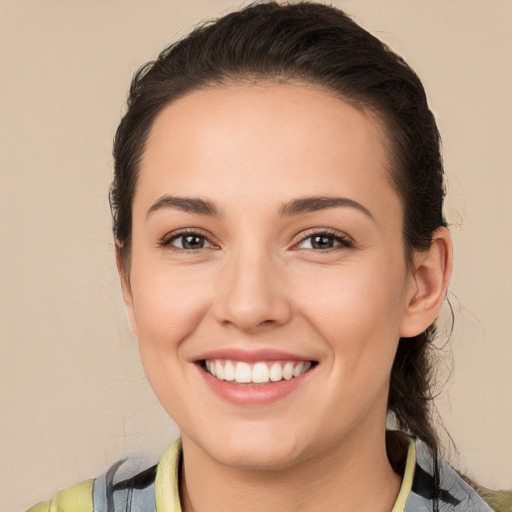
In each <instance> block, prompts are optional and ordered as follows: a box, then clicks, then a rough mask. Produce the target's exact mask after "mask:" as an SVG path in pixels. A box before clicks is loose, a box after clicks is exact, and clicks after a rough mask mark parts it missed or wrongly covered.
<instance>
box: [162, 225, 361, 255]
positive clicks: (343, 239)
mask: <svg viewBox="0 0 512 512" xmlns="http://www.w3.org/2000/svg"><path fill="white" fill-rule="evenodd" d="M187 235H189V236H195V237H197V238H201V239H204V240H205V241H206V242H207V243H208V244H210V245H209V246H208V247H200V248H199V249H186V248H184V247H176V246H174V245H172V242H174V241H176V240H179V239H180V238H184V237H186V236H187ZM314 237H324V238H329V239H332V240H333V241H334V243H337V244H338V245H334V246H333V247H328V248H327V249H315V248H314V247H312V248H311V249H304V248H300V247H297V246H298V245H300V244H302V243H304V242H305V241H306V240H309V239H312V238H314ZM159 245H160V246H161V247H165V248H169V249H172V250H175V251H179V252H186V253H197V252H199V251H202V250H203V249H212V248H213V249H218V248H219V247H218V246H217V245H215V244H214V243H213V242H211V241H210V240H209V239H208V236H206V235H205V234H203V233H201V232H200V231H198V230H196V229H186V230H182V231H178V232H175V233H170V234H169V235H167V236H166V237H164V238H163V239H162V240H160V242H159ZM354 246H355V244H354V241H353V240H352V239H351V238H350V237H348V236H347V235H344V234H341V233H339V232H337V231H333V230H329V229H322V230H319V231H316V230H315V231H309V232H307V233H305V234H304V235H303V236H302V237H301V238H300V239H299V240H298V241H297V242H295V243H294V245H293V248H295V250H307V251H313V252H316V253H326V252H331V251H336V250H341V249H352V248H354Z"/></svg>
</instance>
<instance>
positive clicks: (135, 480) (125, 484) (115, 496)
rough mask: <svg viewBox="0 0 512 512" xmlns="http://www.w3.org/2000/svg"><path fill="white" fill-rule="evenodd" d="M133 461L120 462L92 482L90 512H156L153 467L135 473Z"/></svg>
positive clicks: (154, 468)
mask: <svg viewBox="0 0 512 512" xmlns="http://www.w3.org/2000/svg"><path fill="white" fill-rule="evenodd" d="M134 467H135V464H134V463H133V461H127V460H124V461H120V462H117V463H116V464H114V465H113V466H112V467H111V468H110V469H109V470H108V471H107V472H106V473H105V474H104V475H102V476H101V477H99V478H97V479H96V480H95V481H94V486H93V506H94V512H156V504H155V475H156V466H152V467H150V468H148V469H146V470H144V471H141V472H138V470H137V469H134Z"/></svg>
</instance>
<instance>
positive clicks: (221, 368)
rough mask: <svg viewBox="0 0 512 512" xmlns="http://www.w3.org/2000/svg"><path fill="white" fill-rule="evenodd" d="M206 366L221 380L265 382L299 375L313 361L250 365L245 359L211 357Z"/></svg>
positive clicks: (308, 367)
mask: <svg viewBox="0 0 512 512" xmlns="http://www.w3.org/2000/svg"><path fill="white" fill-rule="evenodd" d="M205 368H206V371H207V372H208V373H210V374H211V375H213V376H214V377H217V378H218V379H219V380H227V381H235V382H238V383H251V382H252V383H254V384H265V383H268V382H279V381H281V380H283V379H284V380H290V379H292V378H294V377H299V376H300V375H302V374H303V373H305V372H307V371H308V370H309V369H310V368H311V361H298V362H294V361H286V362H285V361H274V362H273V363H271V362H268V363H267V362H263V361H261V362H257V363H254V364H252V365H250V364H248V363H246V362H243V361H239V362H236V361H227V360H223V359H210V360H207V361H205Z"/></svg>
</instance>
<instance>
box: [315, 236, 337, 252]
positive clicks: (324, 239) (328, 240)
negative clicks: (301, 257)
mask: <svg viewBox="0 0 512 512" xmlns="http://www.w3.org/2000/svg"><path fill="white" fill-rule="evenodd" d="M335 243H336V240H335V239H334V237H332V236H327V235H315V236H312V237H311V247H312V248H313V249H331V248H332V247H334V244H335Z"/></svg>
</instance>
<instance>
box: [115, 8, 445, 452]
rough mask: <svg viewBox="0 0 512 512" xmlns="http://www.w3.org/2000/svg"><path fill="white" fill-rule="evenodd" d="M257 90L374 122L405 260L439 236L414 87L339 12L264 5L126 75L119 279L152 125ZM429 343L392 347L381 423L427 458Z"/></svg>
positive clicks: (119, 169)
mask: <svg viewBox="0 0 512 512" xmlns="http://www.w3.org/2000/svg"><path fill="white" fill-rule="evenodd" d="M261 80H265V81H273V82H286V81H289V80H291V81H301V82H306V83H308V84H313V85H316V86H320V87H322V88H324V89H325V90H327V91H329V92H330V93H334V94H335V95H337V96H339V97H340V98H341V99H343V100H345V101H348V102H349V103H351V104H352V105H354V106H356V107H357V108H362V109H363V108H364V109H368V110H370V111H371V112H373V113H374V114H375V115H376V116H377V117H378V119H379V120H380V122H381V123H382V125H383V127H384V130H383V131H384V132H385V136H386V137H387V139H388V146H389V154H390V158H389V172H390V178H391V182H392V184H393V186H394V187H395V189H396V191H397V193H398V195H399V197H400V198H401V202H402V208H403V220H404V227H403V239H404V247H405V251H406V258H407V259H408V261H409V262H410V256H411V254H412V251H413V250H426V249H427V248H428V247H429V246H430V244H431V240H432V234H433V232H434V231H435V230H436V229H437V228H438V227H440V226H443V225H445V223H444V220H443V214H442V205H443V197H444V188H443V164H442V159H441V154H440V138H439V133H438V130H437V126H436V123H435V120H434V117H433V115H432V113H431V111H430V110H429V107H428V104H427V99H426V95H425V91H424V89H423V86H422V84H421V82H420V80H419V78H418V77H417V75H416V74H415V73H414V71H413V70H412V69H411V68H410V67H409V66H408V65H407V64H406V63H405V62H404V60H403V59H402V58H401V57H399V56H398V55H396V54H395V53H393V52H392V51H391V50H390V49H389V48H388V47H387V46H386V45H385V44H383V43H382V42H381V41H379V40H378V39H377V38H376V37H374V36H373V35H371V34H369V33H368V32H367V31H365V30H364V29H363V28H361V27H360V26H358V25H357V24H356V23H355V22H354V21H352V20H351V19H350V17H348V16H347V15H346V14H345V13H343V12H342V11H340V10H339V9H336V8H334V7H329V6H325V5H320V4H316V3H294V4H291V5H280V4H277V3H274V2H267V3H256V4H252V5H250V6H249V7H246V8H244V9H242V10H240V11H237V12H233V13H230V14H227V15H226V16H223V17H222V18H220V19H218V20H216V21H214V22H209V23H206V24H204V25H202V26H199V27H198V28H196V29H195V30H194V31H193V32H191V33H190V34H189V35H188V36H187V37H185V38H184V39H182V40H180V41H178V42H176V43H174V44H172V45H171V46H169V47H168V48H166V49H165V50H164V51H163V52H162V53H161V54H160V56H159V57H158V58H157V60H155V61H154V62H149V63H147V64H146V65H144V66H143V67H142V68H141V69H140V70H139V71H138V72H137V73H136V74H135V76H134V78H133V81H132V84H131V88H130V92H129V97H128V110H127V112H126V114H125V116H124V117H123V119H122V121H121V123H120V125H119V127H118V130H117V133H116V136H115V141H114V161H115V176H114V181H113V184H112V188H111V197H110V199H111V207H112V214H113V231H114V236H115V239H116V242H117V250H118V257H119V258H120V260H121V261H122V262H123V264H124V265H125V268H127V269H129V257H130V242H131V239H130V237H131V230H132V202H133V197H134V193H135V188H136V184H137V175H138V172H139V170H140V169H139V164H140V161H141V156H142V155H143V152H144V148H145V143H146V139H147V137H148V133H149V130H150V128H151V126H152V124H153V122H154V120H155V117H156V116H157V115H158V114H159V113H160V112H161V111H162V109H163V108H164V107H165V106H166V105H168V104H169V103H171V102H173V101H175V100H176V99H178V98H180V97H182V96H183V95H185V94H187V93H189V92H191V91H194V90H198V89H201V88H205V87H210V86H215V85H223V84H228V83H233V82H234V83H240V82H253V81H261ZM127 271H128V272H129V270H127ZM433 335H434V330H433V327H430V328H429V329H427V331H426V332H424V333H422V334H420V335H418V336H415V337H414V338H407V339H401V340H400V342H399V347H398V351H397V354H396V357H395V361H394V364H393V368H392V374H391V385H390V393H389V400H388V411H390V412H392V413H393V414H394V416H395V418H396V421H397V423H398V425H399V426H400V427H401V428H403V429H405V430H406V431H409V432H411V433H413V434H415V435H417V436H419V437H420V438H422V439H423V440H424V441H425V442H426V443H427V444H428V445H429V446H430V448H431V449H432V450H433V453H434V456H435V457H437V446H438V441H437V439H438V438H437V435H436V432H435V429H434V427H433V423H432V418H431V399H432V392H431V389H432V377H433V368H434V366H433V359H432V355H431V354H432V349H433V348H432V338H433Z"/></svg>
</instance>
